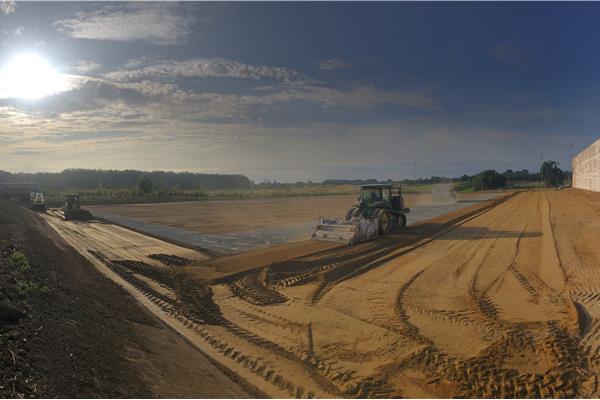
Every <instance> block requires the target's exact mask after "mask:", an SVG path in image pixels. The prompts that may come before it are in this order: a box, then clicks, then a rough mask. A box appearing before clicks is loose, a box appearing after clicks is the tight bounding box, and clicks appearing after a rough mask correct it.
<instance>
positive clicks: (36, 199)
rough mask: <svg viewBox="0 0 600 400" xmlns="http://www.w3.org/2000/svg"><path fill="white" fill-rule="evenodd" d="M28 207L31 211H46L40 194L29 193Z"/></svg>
mask: <svg viewBox="0 0 600 400" xmlns="http://www.w3.org/2000/svg"><path fill="white" fill-rule="evenodd" d="M29 205H30V207H31V209H32V210H33V211H46V199H45V198H44V193H42V192H31V193H30V195H29Z"/></svg>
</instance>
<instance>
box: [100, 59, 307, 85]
mask: <svg viewBox="0 0 600 400" xmlns="http://www.w3.org/2000/svg"><path fill="white" fill-rule="evenodd" d="M192 77H194V78H238V79H254V80H260V79H273V80H277V81H282V82H288V83H290V82H294V81H308V80H309V78H308V77H306V76H305V75H303V74H301V73H299V72H298V71H295V70H293V69H290V68H286V67H271V66H255V65H250V64H245V63H243V62H239V61H232V60H226V59H221V58H195V59H190V60H183V61H174V60H163V59H152V58H142V59H135V60H130V61H129V62H128V63H127V64H126V66H125V68H124V69H122V70H118V71H114V72H110V73H108V74H106V78H107V79H113V80H117V81H131V80H139V79H147V78H169V79H175V78H192Z"/></svg>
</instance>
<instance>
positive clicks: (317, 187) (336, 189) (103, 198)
mask: <svg viewBox="0 0 600 400" xmlns="http://www.w3.org/2000/svg"><path fill="white" fill-rule="evenodd" d="M525 184H531V183H530V182H526V183H525ZM454 185H455V188H456V190H457V191H459V192H471V191H473V189H472V188H471V183H470V182H455V183H454ZM432 186H433V185H432V184H410V185H409V184H406V185H402V191H403V193H431V188H432ZM358 190H359V187H358V186H355V185H348V184H344V185H323V184H318V183H315V184H305V185H301V186H300V185H295V184H289V185H286V184H282V185H279V186H277V187H268V188H265V187H254V188H250V189H224V190H209V191H203V190H182V189H172V190H156V191H154V192H152V193H148V194H142V193H137V192H136V191H135V190H133V189H92V190H89V189H86V190H74V191H75V192H78V193H79V194H80V196H81V202H82V204H84V205H103V204H143V203H168V202H178V201H202V200H243V199H271V198H285V197H315V196H336V195H356V194H358ZM65 194H66V192H48V193H46V201H47V204H48V206H49V207H60V206H62V205H63V202H64V198H65Z"/></svg>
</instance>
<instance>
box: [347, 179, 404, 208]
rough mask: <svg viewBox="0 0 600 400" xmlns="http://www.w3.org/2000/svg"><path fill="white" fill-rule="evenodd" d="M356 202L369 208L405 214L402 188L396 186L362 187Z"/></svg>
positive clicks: (376, 185) (375, 185)
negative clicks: (392, 210)
mask: <svg viewBox="0 0 600 400" xmlns="http://www.w3.org/2000/svg"><path fill="white" fill-rule="evenodd" d="M358 201H359V202H360V203H364V204H365V205H367V206H369V207H376V208H389V209H395V210H397V211H398V212H402V213H404V212H407V211H405V210H404V200H403V198H402V187H401V186H400V185H397V184H372V185H362V186H361V187H360V193H359V195H358Z"/></svg>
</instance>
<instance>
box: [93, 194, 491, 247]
mask: <svg viewBox="0 0 600 400" xmlns="http://www.w3.org/2000/svg"><path fill="white" fill-rule="evenodd" d="M496 195H497V193H470V194H467V195H463V196H460V197H461V198H459V200H458V201H456V202H453V203H447V204H438V203H436V204H432V202H431V194H408V195H406V199H405V200H406V205H407V206H408V207H410V208H411V211H410V213H409V214H408V225H413V224H416V223H419V222H421V221H424V220H426V219H430V218H432V217H436V216H438V215H441V214H445V213H447V212H451V211H454V210H457V209H459V208H462V207H466V206H468V205H470V204H472V203H475V202H478V201H482V200H485V199H489V198H492V197H494V196H496ZM354 202H355V196H321V197H312V198H311V197H301V198H279V199H260V200H234V201H206V202H204V201H202V202H186V203H162V204H139V205H136V204H134V205H118V206H96V207H90V210H91V211H92V212H93V214H94V215H95V216H97V217H100V218H104V219H106V220H108V221H111V222H113V223H116V224H119V225H122V226H124V227H126V228H129V229H133V230H136V231H139V232H142V233H145V234H149V235H153V236H155V237H158V238H160V239H165V240H169V241H172V242H174V243H179V244H182V245H184V246H188V247H191V248H195V249H198V250H200V251H203V252H206V253H211V254H214V255H219V256H221V255H226V254H232V253H239V252H247V251H249V250H253V249H257V248H269V247H273V246H279V245H282V244H286V243H293V242H298V241H304V240H308V239H310V238H311V236H312V234H313V232H314V229H315V226H316V224H317V221H318V218H319V216H325V217H336V216H343V215H345V213H346V210H347V209H348V208H349V207H350V206H351V205H352V204H353V203H354Z"/></svg>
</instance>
